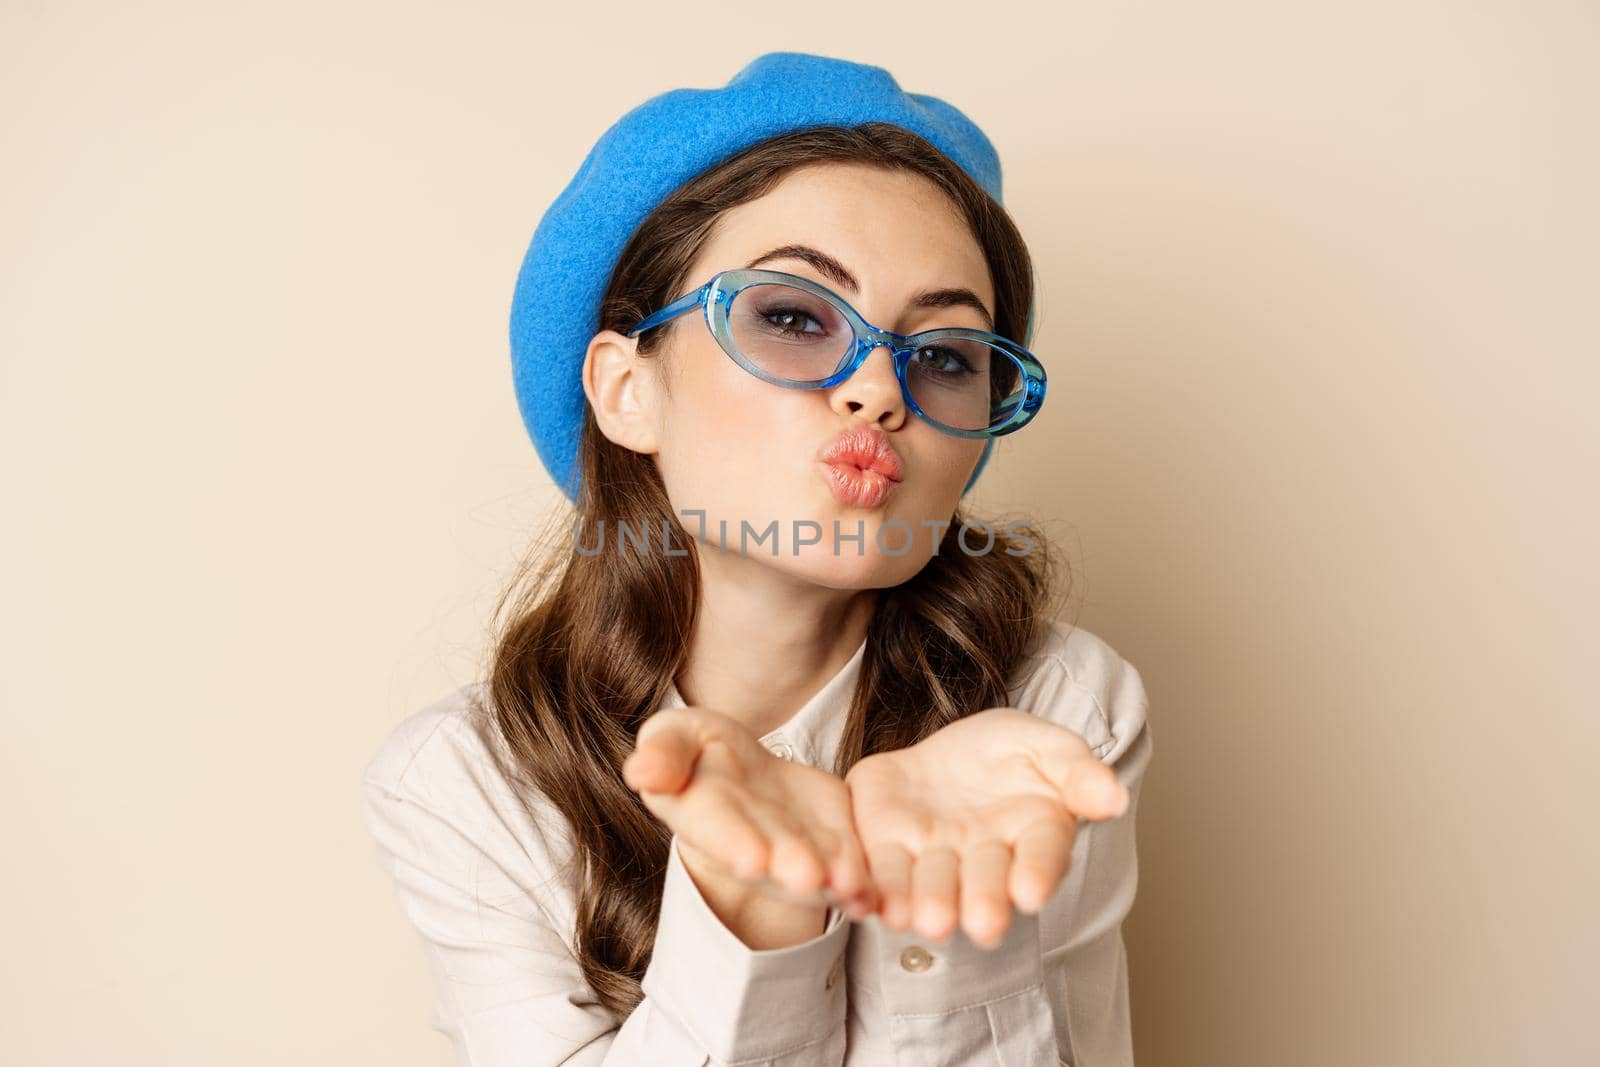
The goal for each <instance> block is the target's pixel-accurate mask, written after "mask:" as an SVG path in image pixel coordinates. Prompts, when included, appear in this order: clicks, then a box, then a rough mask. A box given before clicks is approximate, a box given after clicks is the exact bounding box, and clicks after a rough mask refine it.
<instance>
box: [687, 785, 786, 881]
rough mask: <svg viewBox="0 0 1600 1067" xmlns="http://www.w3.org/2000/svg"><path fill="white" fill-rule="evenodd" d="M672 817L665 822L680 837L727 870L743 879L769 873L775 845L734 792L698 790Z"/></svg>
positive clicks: (713, 787)
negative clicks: (768, 868)
mask: <svg viewBox="0 0 1600 1067" xmlns="http://www.w3.org/2000/svg"><path fill="white" fill-rule="evenodd" d="M669 814H670V815H671V818H670V819H667V820H664V821H666V822H667V823H668V825H670V826H671V827H672V828H673V830H674V831H675V832H676V833H677V834H678V836H679V837H680V838H682V839H683V840H685V841H686V842H688V843H689V844H691V845H693V846H695V847H696V848H698V849H699V850H700V851H701V852H702V853H704V854H705V855H707V856H710V857H711V859H712V860H713V861H714V862H716V863H718V864H720V865H721V866H722V868H723V869H724V870H726V871H731V872H732V873H734V874H736V875H738V876H739V877H741V878H759V877H760V876H761V875H762V873H763V872H765V871H766V869H767V863H768V860H769V857H770V856H771V849H772V846H771V844H770V843H769V841H768V838H767V834H766V832H765V831H764V830H763V829H762V827H761V824H760V822H759V821H758V820H756V819H753V818H751V816H750V813H749V811H748V810H747V809H746V806H745V805H744V804H743V803H741V802H740V800H739V797H738V796H737V795H736V794H735V791H734V790H731V789H728V788H726V787H724V786H721V785H718V784H714V783H708V784H707V785H704V786H699V787H696V788H695V789H694V790H692V791H691V792H690V793H688V794H686V795H685V796H684V798H683V800H682V801H681V805H680V806H678V807H676V808H675V810H673V811H671V812H670V813H669Z"/></svg>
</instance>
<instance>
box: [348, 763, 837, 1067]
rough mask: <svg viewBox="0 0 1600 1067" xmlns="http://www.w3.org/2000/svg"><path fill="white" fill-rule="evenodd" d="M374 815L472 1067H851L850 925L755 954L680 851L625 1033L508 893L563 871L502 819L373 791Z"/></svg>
mask: <svg viewBox="0 0 1600 1067" xmlns="http://www.w3.org/2000/svg"><path fill="white" fill-rule="evenodd" d="M429 795H430V796H433V797H435V798H437V797H438V796H439V794H438V793H436V792H435V791H432V790H430V793H429ZM449 795H450V796H452V797H458V794H449ZM480 795H481V794H480ZM362 805H363V816H364V819H365V822H366V825H367V827H368V830H369V831H370V833H371V834H372V836H373V838H374V840H375V841H376V843H377V852H378V857H379V860H380V863H381V864H382V866H383V867H384V869H385V870H387V871H388V872H389V874H390V876H391V877H392V879H393V881H394V886H395V890H396V893H397V895H398V897H399V901H400V904H401V906H402V908H403V910H404V912H405V914H406V917H407V918H408V919H409V920H410V921H411V923H412V925H413V926H414V927H415V928H416V929H417V931H418V933H419V934H420V935H421V939H422V942H423V946H424V948H425V950H426V954H427V957H428V963H429V969H430V971H431V974H432V978H433V986H434V992H435V999H434V1005H433V1012H432V1017H431V1022H432V1025H433V1028H434V1029H436V1030H438V1031H440V1032H442V1033H444V1034H445V1035H447V1036H448V1037H449V1038H450V1040H451V1042H452V1043H453V1045H454V1048H455V1053H456V1058H457V1061H458V1062H459V1063H461V1064H463V1065H465V1067H512V1065H516V1067H539V1065H556V1064H563V1065H590V1067H597V1065H607V1067H622V1065H643V1064H651V1065H658V1067H701V1065H705V1064H716V1065H722V1064H752V1065H769V1067H800V1065H802V1064H805V1065H812V1064H833V1065H838V1064H842V1062H843V1059H844V1050H845V1036H846V1035H845V1028H844V1021H845V1009H846V1003H845V983H844V982H843V981H840V980H838V978H837V976H836V974H834V973H833V972H834V967H833V965H834V964H835V962H836V961H838V960H839V959H840V958H841V957H842V955H843V953H844V951H845V947H846V943H847V940H848V938H849V936H850V924H849V923H848V922H846V921H845V917H844V914H843V912H842V911H840V910H838V909H830V910H829V912H828V922H827V924H826V928H825V930H824V932H823V933H821V934H819V935H818V936H817V937H815V938H813V939H812V940H810V941H807V942H804V943H802V944H799V945H793V946H788V947H785V948H781V949H767V950H760V951H756V950H752V949H750V948H748V947H746V946H745V945H744V943H743V942H742V941H741V940H740V939H739V938H738V937H737V936H736V935H735V934H733V933H732V931H730V930H729V929H728V928H727V927H725V926H724V925H723V924H722V922H721V920H719V919H718V918H717V916H716V913H715V912H714V911H712V909H711V908H710V906H709V905H708V904H707V903H706V901H705V899H704V898H703V897H702V896H701V894H700V892H699V890H698V888H697V887H696V886H695V884H694V881H693V879H692V878H690V877H689V875H688V871H687V869H686V868H685V867H684V866H683V863H682V860H681V858H680V857H679V855H678V849H677V839H676V838H675V837H674V838H673V840H672V846H671V848H670V850H669V863H668V866H667V872H666V879H665V883H664V889H663V896H662V907H661V914H660V918H659V921H658V926H657V932H656V939H655V944H654V948H653V955H652V957H651V961H650V964H649V966H648V968H647V969H646V971H645V974H644V976H643V980H642V985H643V990H644V993H645V997H644V999H643V1000H642V1001H641V1002H640V1003H639V1005H638V1006H637V1007H636V1008H635V1009H634V1010H633V1011H632V1012H631V1013H629V1014H628V1016H627V1017H626V1018H624V1019H620V1020H619V1019H617V1018H616V1017H615V1016H614V1015H613V1014H612V1013H611V1012H609V1011H608V1010H606V1009H605V1008H604V1007H603V1006H602V1005H601V1004H600V1003H599V1002H598V1000H597V999H596V998H595V997H594V996H593V994H592V993H591V992H590V991H589V989H588V987H587V984H586V983H585V981H584V979H583V975H582V972H581V970H580V968H579V966H578V963H577V960H576V959H575V958H574V957H573V954H572V951H571V949H570V948H569V947H568V944H567V942H566V940H565V938H564V937H563V935H562V932H561V931H560V928H559V927H558V926H557V925H556V924H555V923H554V922H552V921H551V918H550V916H549V914H547V912H546V910H545V908H544V907H543V906H542V905H541V904H540V902H539V900H538V899H537V898H536V896H535V895H534V894H533V893H530V892H514V891H509V889H510V887H512V886H524V887H526V886H534V885H540V884H543V883H545V882H547V881H548V880H549V879H550V878H551V877H552V872H551V871H549V870H543V869H537V870H518V865H519V864H521V865H524V866H525V865H527V864H528V863H529V853H528V852H527V851H524V850H521V849H512V848H506V847H496V845H495V844H491V842H498V841H500V840H501V835H500V834H498V833H495V832H493V831H492V830H486V829H485V827H492V826H493V822H492V818H493V816H492V814H491V813H490V812H489V811H487V810H486V811H485V812H483V813H481V817H480V816H474V815H472V814H471V813H470V812H463V811H459V810H457V811H451V810H449V808H452V807H457V806H458V804H457V803H455V802H452V803H451V804H450V805H448V806H447V807H443V808H442V807H441V806H439V805H438V804H437V802H435V803H428V802H425V801H424V800H423V798H421V797H419V796H417V795H415V794H414V793H410V792H408V791H406V790H405V789H403V788H395V787H394V786H393V784H391V783H386V782H383V781H379V780H376V779H374V778H372V777H370V776H369V777H365V778H364V780H363V801H362Z"/></svg>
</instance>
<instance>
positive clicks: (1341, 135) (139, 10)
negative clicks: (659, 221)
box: [0, 0, 1600, 1067]
mask: <svg viewBox="0 0 1600 1067" xmlns="http://www.w3.org/2000/svg"><path fill="white" fill-rule="evenodd" d="M619 6H620V7H623V8H625V9H631V10H623V11H621V12H620V13H619V11H618V8H619ZM729 11H731V13H728V12H729ZM1597 38H1600V9H1597V7H1596V6H1595V4H1594V3H1592V2H1588V0H1586V2H1582V3H1578V2H1574V3H1512V2H1501V3H1488V2H1484V3H1467V2H1462V3H1456V4H1444V3H1424V2H1420V0H1405V2H1388V3H1371V2H1362V3H1348V2H1345V3H1337V4H1335V3H1328V4H1315V5H1314V4H1304V3H1291V4H1283V3H1270V2H1261V3H1240V2H1226V3H1214V4H1206V5H1200V4H1174V3H1169V4H1138V5H1131V4H1130V5H1108V4H1067V5H1052V6H1040V5H1032V4H1030V5H1026V6H1024V5H1021V4H995V3H988V4H982V5H978V6H975V7H974V6H968V5H956V4H951V5H928V4H916V5H904V6H890V5H872V6H871V7H868V6H866V5H862V4H858V3H851V4H843V5H830V4H819V3H811V4H806V5H798V6H797V5H793V4H778V5H763V4H760V3H751V4H745V5H739V6H736V7H735V8H733V9H724V10H723V12H722V13H719V14H717V15H716V16H715V17H712V15H710V14H708V13H706V11H705V9H700V8H696V7H695V6H694V5H667V4H649V5H646V4H630V5H617V4H605V5H599V4H593V5H591V4H579V5H571V6H570V7H569V8H568V9H566V10H560V9H557V10H548V9H547V10H545V11H542V12H541V11H537V10H536V9H535V7H534V6H533V5H531V4H529V5H495V6H483V5H477V6H474V5H461V4H451V5H446V4H443V3H433V4H421V3H401V4H396V3H375V2H374V3H360V4H350V3H346V4H332V5H328V4H325V3H324V4H315V5H314V4H310V3H304V2H290V3H277V4H273V5H250V6H249V7H248V8H247V7H246V6H245V5H228V4H221V5H219V4H209V3H190V4H176V3H153V4H111V3H104V4H99V5H85V4H49V5H47V4H43V3H39V2H18V0H11V2H9V3H7V4H5V6H4V7H3V9H0V42H3V43H0V100H3V104H0V136H3V152H4V159H5V161H6V162H5V165H4V167H3V168H0V193H3V195H0V234H3V238H0V244H3V246H4V254H3V257H0V271H3V277H0V340H3V345H4V349H3V351H4V365H3V366H4V386H3V388H4V394H3V410H0V448H3V455H4V476H5V482H4V489H5V499H6V503H7V520H6V522H5V524H4V530H5V550H4V552H3V553H0V558H3V560H4V575H3V578H4V595H3V597H0V600H3V602H4V605H5V610H4V612H3V620H4V622H3V625H4V631H3V634H0V638H3V640H4V645H5V669H4V672H3V680H0V700H3V701H4V717H5V731H6V744H5V745H4V746H3V752H0V781H3V789H4V794H3V795H4V799H5V803H4V805H3V810H4V815H3V819H4V831H5V840H6V842H7V845H6V852H7V857H6V859H7V862H6V870H7V873H8V877H7V878H6V880H5V886H4V888H3V889H0V894H3V898H0V908H3V913H4V915H5V917H6V922H5V928H4V943H5V945H6V952H5V954H4V961H3V962H0V975H3V978H0V981H3V986H0V999H3V1001H4V1002H5V1004H6V1021H5V1023H4V1025H3V1027H0V1060H3V1061H4V1062H6V1063H8V1064H90V1063H117V1064H125V1065H135V1064H141V1065H142V1064H163V1065H179V1064H182V1065H187V1064H196V1065H199V1064H207V1065H210V1064H218V1063H227V1064H233V1065H239V1067H253V1065H258V1064H283V1063H301V1064H329V1065H333V1064H340V1065H346V1064H353V1063H385V1064H392V1065H397V1067H398V1065H422V1064H435V1065H442V1064H446V1063H449V1062H451V1060H450V1053H449V1050H448V1045H447V1043H446V1042H445V1040H444V1039H443V1038H442V1037H440V1036H438V1035H436V1034H434V1033H433V1032H432V1031H430V1030H429V1029H428V1017H427V1016H428V1009H429V987H428V982H427V973H426V970H425V966H424V961H423V956H422V953H421V951H420V944H419V942H418V941H417V940H416V938H415V935H414V933H413V932H412V931H411V929H410V927H409V926H408V925H406V923H405V920H404V919H403V917H402V915H401V914H400V912H399V909H398V906H397V905H396V903H395V901H394V899H393V897H392V895H391V889H390V887H389V885H388V883H387V880H386V878H385V876H384V875H383V873H382V872H381V871H380V870H379V868H378V867H377V865H376V861H375V859H374V856H373V852H372V849H371V845H370V844H369V841H368V839H367V838H366V836H365V833H364V831H363V829H362V826H361V824H360V818H359V811H358V803H357V780H358V777H359V770H360V767H361V765H362V763H363V761H364V760H365V758H366V757H367V755H368V754H369V753H370V752H371V751H372V750H373V748H374V747H375V746H376V744H377V742H378V740H379V739H380V737H381V736H382V735H383V734H384V732H385V731H386V730H387V729H388V728H389V727H390V726H391V725H392V724H393V723H395V722H396V721H397V720H398V719H399V718H400V717H402V716H403V715H405V714H407V713H408V712H410V711H411V710H413V709H415V708H416V707H418V706H420V704H421V703H422V702H424V701H426V700H429V699H431V698H433V697H434V696H436V695H438V694H440V693H441V692H443V691H444V690H445V689H446V688H447V687H450V686H453V685H455V684H458V683H459V682H461V681H464V680H467V678H468V677H469V676H470V674H471V671H472V666H473V663H474V662H475V659H476V656H477V654H478V651H479V649H480V648H481V641H482V635H483V628H484V625H485V623H486V616H487V612H488V609H489V606H490V601H491V598H492V596H493V594H494V592H495V590H496V585H497V582H498V580H499V578H500V576H501V575H503V574H504V573H505V572H506V570H507V568H508V567H509V565H510V563H511V561H512V559H513V558H514V556H515V555H516V553H517V552H518V551H520V549H521V548H522V546H523V544H524V540H525V538H526V536H527V534H528V531H530V530H531V529H532V528H533V524H534V523H535V521H536V520H537V518H538V517H539V516H540V515H541V514H543V513H544V512H545V510H546V508H547V506H548V505H549V504H550V502H551V501H552V500H553V499H554V498H553V497H552V495H551V494H552V490H551V488H550V486H549V484H548V481H547V479H546V477H545V475H544V472H543V470H542V468H540V467H539V466H538V463H537V459H536V457H535V455H534V452H533V449H532V445H531V444H530V443H529V442H528V441H527V439H526V438H525V436H524V433H523V429H522V426H521V423H520V422H519V420H518V418H517V414H516V410H515V406H514V402H513V399H512V393H511V386H510V377H509V370H508V356H507V351H506V312H507V308H508V305H509V300H510V295H511V288H512V283H513V280H514V277H515V272H516V268H517V266H518V264H519V263H520V261H521V256H522V253H523V251H524V248H525V246H526V243H527V240H528V238H529V236H530V235H531V233H532V230H533V226H534V224H535V222H536V221H537V219H538V216H539V214H540V212H541V211H542V210H543V208H544V207H545V206H546V205H547V204H548V203H549V201H550V200H551V198H553V197H554V196H555V194H556V193H557V192H558V191H559V190H560V189H561V188H562V187H563V186H564V185H565V183H566V182H567V180H568V179H569V178H570V177H571V175H572V172H573V171H574V170H575V169H576V167H577V165H578V163H579V161H580V160H581V159H582V157H583V154H584V153H585V152H586V151H587V149H588V147H589V145H590V144H592V143H593V141H594V139H595V138H596V137H597V136H598V135H599V133H600V132H601V131H602V130H603V129H604V128H605V127H606V126H607V125H608V124H609V123H610V122H611V121H613V120H614V119H615V118H616V117H617V116H619V115H620V114H622V112H623V111H625V110H626V109H627V108H629V107H631V106H633V105H634V104H636V103H638V102H640V101H641V100H643V99H644V98H645V97H646V96H648V95H651V94H653V93H656V92H660V91H662V90H665V89H667V88H671V87H674V86H678V85H698V86H703V87H711V86H717V85H721V84H722V83H724V82H725V81H726V80H727V79H728V77H730V76H731V75H732V74H733V73H734V72H735V71H736V70H737V69H738V68H739V67H741V66H742V65H743V64H744V63H746V62H747V61H748V60H750V59H751V58H753V57H754V56H755V55H757V54H759V53H760V52H763V51H768V50H772V49H780V48H793V49H800V50H806V51H820V52H826V53H830V54H835V55H840V56H843V57H847V58H852V59H860V60H865V61H868V62H876V63H880V64H882V65H886V66H888V67H889V69H890V70H891V71H892V72H894V73H895V74H896V76H897V77H898V78H899V79H900V81H901V84H902V86H903V87H905V88H907V89H909V90H912V91H917V92H931V93H934V94H936V95H940V96H944V97H946V98H947V99H950V100H952V101H953V102H955V103H956V104H957V105H958V106H959V107H962V108H963V109H965V110H966V111H967V112H968V113H969V114H971V115H972V116H973V117H974V118H975V119H976V120H977V121H978V122H979V123H980V124H981V125H983V126H984V127H985V128H986V129H987V130H988V131H989V132H990V134H991V135H992V137H993V138H994V140H995V142H996V144H997V146H998V148H999V150H1000V153H1001V157H1002V160H1003V161H1004V165H1005V168H1006V176H1007V186H1006V188H1007V193H1008V197H1007V203H1008V206H1009V207H1010V208H1011V210H1012V211H1013V212H1014V213H1015V215H1016V217H1017V219H1018V220H1019V222H1020V224H1021V226H1022V229H1023V232H1024V233H1025V234H1026V235H1027V237H1028V239H1029V241H1030V243H1031V246H1032V248H1033V250H1034V253H1035V255H1036V256H1037V258H1038V264H1039V274H1040V280H1041V284H1042V288H1043V292H1042V300H1043V303H1042V305H1041V311H1040V320H1039V321H1040V325H1039V333H1038V344H1037V346H1036V347H1037V349H1038V351H1039V352H1040V353H1041V355H1042V356H1043V357H1044V358H1045V360H1046V362H1047V365H1048V366H1049V368H1050V372H1051V383H1052V390H1051V404H1050V405H1049V406H1048V408H1047V409H1046V412H1045V414H1044V415H1043V417H1042V418H1041V420H1040V422H1039V423H1038V424H1037V429H1036V430H1033V431H1030V432H1029V433H1027V434H1023V435H1019V436H1018V437H1015V438H1011V439H1009V440H1008V442H1007V443H1006V445H1005V447H1004V448H1003V449H1001V450H1000V451H999V453H998V454H997V457H996V459H995V461H994V463H993V464H992V465H991V466H990V468H989V470H988V471H987V472H986V474H985V477H984V480H983V483H982V488H981V490H980V491H979V492H977V493H976V494H975V503H976V504H977V506H978V508H979V509H980V513H983V512H985V511H987V512H990V513H998V512H1003V511H1009V510H1011V509H1014V508H1026V509H1029V510H1031V511H1033V512H1034V513H1036V514H1037V515H1039V516H1041V517H1043V518H1044V519H1046V520H1047V521H1048V522H1049V523H1050V524H1051V526H1052V528H1053V529H1054V530H1055V531H1056V532H1057V533H1058V534H1059V535H1060V536H1061V537H1062V538H1063V539H1064V541H1065V543H1066V546H1067V550H1068V552H1069V554H1070V558H1071V560H1072V562H1073V564H1074V567H1075V569H1076V570H1077V572H1078V576H1079V586H1078V594H1077V596H1076V598H1075V601H1074V603H1075V605H1076V610H1077V611H1078V613H1079V614H1078V619H1079V621H1080V623H1081V624H1082V625H1084V626H1087V627H1088V628H1090V629H1092V630H1094V631H1096V632H1098V633H1100V634H1101V635H1103V636H1104V637H1106V638H1107V639H1108V640H1110V641H1111V642H1112V643H1113V644H1114V645H1115V646H1116V647H1117V648H1118V649H1119V650H1120V651H1122V652H1123V653H1124V654H1125V655H1126V656H1127V657H1128V658H1129V659H1130V660H1132V661H1133V662H1134V663H1135V664H1136V665H1138V666H1139V668H1140V669H1141V671H1142V672H1143V674H1144V677H1145V679H1146V682H1147V684H1148V686H1149V688H1150V691H1151V695H1152V699H1153V705H1152V715H1153V721H1154V723H1155V728H1156V730H1157V737H1158V752H1157V756H1156V762H1155V763H1154V764H1153V765H1152V771H1151V778H1150V780H1149V785H1148V788H1147V792H1146V796H1145V800H1144V804H1143V806H1142V808H1141V813H1140V818H1141V827H1142V829H1141V856H1142V867H1141V872H1142V877H1141V886H1140V896H1139V900H1138V902H1137V905H1136V907H1135V911H1134V913H1133V916H1132V917H1131V919H1130V921H1129V924H1128V927H1127V936H1128V942H1129V946H1130V953H1131V967H1132V975H1133V980H1132V992H1133V1000H1134V1003H1133V1008H1134V1017H1135V1023H1136V1029H1137V1045H1138V1052H1139V1061H1140V1063H1141V1065H1144V1067H1165V1065H1174V1067H1211V1065H1216V1067H1224V1065H1226V1067H1247V1065H1250V1067H1254V1065H1263V1067H1265V1065H1280V1064H1296V1065H1304V1067H1313V1065H1316V1067H1320V1065H1330V1067H1331V1065H1335V1064H1338V1065H1348V1064H1361V1065H1369V1064H1379V1065H1390V1064H1393V1065H1415V1064H1452V1065H1489V1064H1533V1063H1538V1064H1544V1065H1555V1064H1560V1065H1569V1064H1570V1065H1593V1064H1595V1063H1597V1062H1600V1037H1597V1036H1596V1030H1595V1025H1594V1024H1595V1009H1596V1008H1597V1006H1600V988H1597V981H1596V978H1595V968H1596V963H1595V961H1596V959H1597V956H1600V922H1597V920H1596V918H1595V907H1596V901H1597V900H1600V846H1597V844H1596V841H1597V838H1596V834H1595V832H1594V829H1593V827H1592V825H1591V824H1592V817H1593V814H1594V813H1595V812H1596V811H1597V810H1600V794H1597V787H1596V785H1595V779H1594V776H1593V768H1594V763H1595V758H1596V756H1597V755H1600V744H1597V740H1600V739H1597V733H1600V727H1597V717H1596V714H1595V713H1596V711H1597V701H1596V699H1595V695H1594V694H1595V685H1596V682H1597V678H1596V673H1597V672H1596V666H1595V664H1596V659H1597V656H1596V652H1595V648H1594V641H1595V636H1596V631H1595V627H1594V625H1593V623H1592V612H1593V610H1594V603H1595V599H1596V594H1597V593H1600V589H1597V584H1600V583H1597V567H1596V564H1595V562H1594V558H1593V553H1594V549H1595V546H1596V545H1597V544H1600V523H1597V515H1596V500H1595V474H1594V471H1595V461H1596V458H1597V455H1596V453H1597V451H1600V450H1597V448H1596V432H1595V428H1594V421H1595V420H1594V416H1593V415H1592V414H1591V412H1592V410H1593V408H1592V404H1593V399H1594V396H1595V391H1596V386H1597V384H1600V381H1597V379H1600V374H1597V371H1596V363H1597V357H1600V344H1597V341H1600V321H1597V308H1596V303H1597V301H1596V293H1597V289H1600V285H1597V283H1600V277H1597V273H1600V272H1597V268H1596V256H1597V252H1596V249H1597V247H1600V211H1597V208H1596V199H1595V190H1596V189H1597V188H1600V76H1597V73H1596V72H1597V71H1600V41H1597ZM1087 1067H1095V1065H1087Z"/></svg>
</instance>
